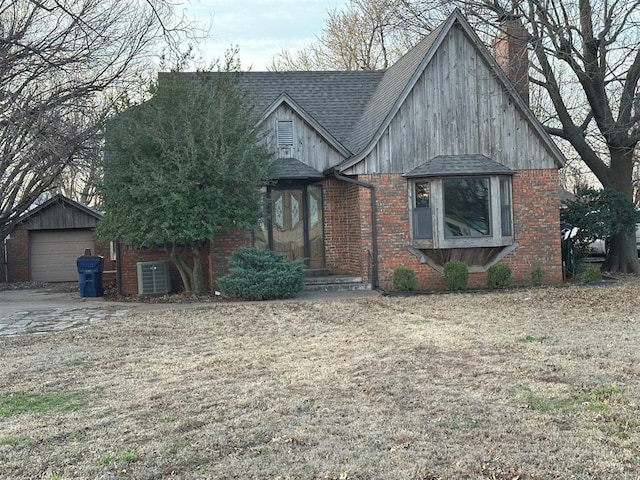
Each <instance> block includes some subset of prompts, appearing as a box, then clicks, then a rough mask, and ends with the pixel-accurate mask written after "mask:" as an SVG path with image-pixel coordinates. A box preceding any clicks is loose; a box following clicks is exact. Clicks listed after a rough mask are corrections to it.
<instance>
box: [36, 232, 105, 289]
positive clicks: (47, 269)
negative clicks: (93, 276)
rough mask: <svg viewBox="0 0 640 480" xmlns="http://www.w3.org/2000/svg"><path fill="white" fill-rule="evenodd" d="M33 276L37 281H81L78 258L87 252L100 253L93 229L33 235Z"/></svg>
mask: <svg viewBox="0 0 640 480" xmlns="http://www.w3.org/2000/svg"><path fill="white" fill-rule="evenodd" d="M29 247H30V248H29V273H30V277H31V280H32V281H34V282H73V281H75V280H77V278H78V273H77V271H76V259H77V258H78V257H79V256H80V255H82V254H83V253H84V251H85V249H90V250H91V251H92V252H95V251H96V248H95V242H94V240H93V231H92V230H81V229H77V230H32V231H30V232H29Z"/></svg>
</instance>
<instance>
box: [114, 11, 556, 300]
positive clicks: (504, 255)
mask: <svg viewBox="0 0 640 480" xmlns="http://www.w3.org/2000/svg"><path fill="white" fill-rule="evenodd" d="M515 23H516V24H517V22H515ZM512 26H513V25H512ZM516 26H517V25H516ZM496 46H497V48H500V52H501V53H500V55H498V57H499V58H500V59H501V61H506V62H514V63H515V62H520V63H521V62H522V58H523V55H525V53H524V51H523V50H522V48H520V49H519V50H518V48H516V49H515V50H513V45H511V44H510V43H509V41H508V40H506V39H505V38H503V39H499V40H498V41H497V42H496ZM516 47H517V45H516ZM510 71H512V73H513V72H515V74H517V75H520V77H522V69H521V68H520V69H517V68H516V69H515V70H510ZM163 75H175V74H173V73H172V74H160V76H159V81H160V82H162V78H163ZM181 75H185V76H188V75H189V74H188V73H185V74H181ZM212 75H219V74H212ZM524 77H525V78H526V75H524ZM516 80H517V81H518V85H516V86H514V84H513V83H512V82H511V81H510V80H509V79H508V78H507V75H506V74H505V72H504V71H503V70H502V69H501V68H500V66H499V65H498V63H497V61H496V60H495V59H494V58H493V57H492V55H491V54H490V53H489V52H488V51H487V50H486V48H485V47H484V46H483V45H482V43H481V42H480V40H479V39H478V37H477V36H476V35H475V33H474V32H473V30H472V28H471V27H470V25H469V24H468V23H467V21H466V20H465V18H464V17H463V16H462V15H461V13H460V12H458V11H456V12H455V13H453V14H452V15H451V16H450V17H449V19H448V20H447V21H446V22H444V24H443V25H441V26H440V27H439V28H437V29H436V30H435V31H434V32H432V33H431V34H430V35H429V36H427V37H426V38H425V39H423V40H422V41H421V42H420V43H419V44H418V45H417V46H416V47H415V48H413V49H412V50H411V51H409V52H408V53H407V54H406V55H404V56H403V57H402V58H400V59H399V60H398V62H397V63H396V64H395V65H393V66H392V67H391V68H389V69H388V70H386V71H373V72H365V71H357V72H247V73H243V74H242V76H241V83H242V86H243V87H244V88H245V89H246V91H247V93H248V95H249V98H250V99H251V100H252V101H253V102H254V103H255V108H256V109H257V111H258V112H261V114H262V119H263V120H262V121H263V124H264V126H265V127H266V130H267V133H268V138H267V141H268V143H269V145H270V146H271V147H272V148H273V149H274V151H276V152H277V155H276V159H275V160H274V164H275V166H276V168H277V171H278V173H279V175H278V179H277V183H275V184H274V185H271V186H269V187H268V188H267V189H266V199H267V201H266V202H265V204H266V206H267V207H268V208H266V209H265V212H266V215H265V220H264V222H263V224H262V226H261V228H259V229H257V230H256V231H254V232H231V233H229V234H227V235H224V236H220V237H217V238H215V239H213V240H212V242H211V244H210V246H209V252H208V258H207V260H206V265H205V268H206V269H207V271H208V272H209V273H210V275H209V282H210V286H211V287H212V288H214V287H215V278H217V276H218V275H221V274H223V273H224V272H225V270H226V268H227V267H226V266H227V259H228V257H229V255H230V253H231V251H233V249H234V248H237V247H238V246H242V245H255V246H257V247H260V248H270V249H273V250H276V251H279V252H282V253H283V254H284V255H285V256H286V257H287V258H289V259H296V258H301V259H304V260H305V262H306V264H307V267H308V268H309V269H310V270H316V271H318V272H326V273H329V274H332V275H334V274H348V275H357V276H361V277H363V278H364V279H365V281H367V282H369V283H370V284H371V285H372V287H381V288H385V289H389V288H391V283H392V277H393V271H394V269H395V268H397V267H399V266H407V267H410V268H412V269H414V270H415V271H416V273H417V276H418V280H419V283H420V287H421V288H424V289H442V288H444V283H443V281H442V271H443V266H444V264H445V263H446V262H448V261H449V260H453V259H458V260H462V261H463V262H465V263H466V264H467V265H468V266H469V269H470V272H472V273H471V276H470V285H471V286H481V285H484V284H485V273H484V272H486V270H487V268H488V267H489V266H490V265H492V264H494V263H496V262H503V263H505V264H507V265H509V266H510V267H511V269H512V272H513V277H514V282H515V283H520V284H524V283H529V282H530V281H531V272H532V270H534V269H539V268H541V269H542V270H543V271H544V273H545V279H546V281H547V282H551V283H553V282H560V281H561V279H562V270H561V258H560V240H559V206H560V202H559V198H558V188H559V181H558V169H559V168H561V167H562V166H563V164H564V157H563V155H562V153H561V152H560V151H559V150H558V148H557V146H556V145H555V143H554V142H553V141H552V140H551V138H550V137H549V136H548V135H547V134H546V133H545V131H544V129H543V127H542V125H541V124H540V123H539V122H538V121H537V119H536V118H535V117H534V115H533V114H532V113H531V111H530V110H529V108H528V106H527V102H528V98H526V97H528V90H527V85H526V82H525V83H524V84H523V83H522V81H520V80H521V78H520V79H516ZM519 92H520V93H519ZM521 95H523V96H524V97H525V98H524V99H523V98H522V96H521ZM213 207H214V206H212V208H213ZM120 253H121V260H120V266H121V272H122V282H121V290H122V291H123V293H137V285H136V281H137V280H136V278H135V270H136V262H138V261H141V260H145V261H147V260H152V259H160V258H162V257H163V255H165V254H163V253H162V252H149V251H141V250H135V249H133V248H125V249H123V250H122V251H121V252H120Z"/></svg>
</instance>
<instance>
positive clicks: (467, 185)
mask: <svg viewBox="0 0 640 480" xmlns="http://www.w3.org/2000/svg"><path fill="white" fill-rule="evenodd" d="M442 189H443V194H444V236H445V237H446V238H454V237H486V236H489V235H491V207H490V200H491V193H490V189H489V179H488V178H479V177H469V178H446V179H444V180H442Z"/></svg>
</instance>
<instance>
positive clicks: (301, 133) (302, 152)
mask: <svg viewBox="0 0 640 480" xmlns="http://www.w3.org/2000/svg"><path fill="white" fill-rule="evenodd" d="M283 120H291V121H293V147H291V148H280V149H278V148H277V138H276V129H277V124H278V121H283ZM264 126H265V129H266V134H267V138H266V141H267V146H268V147H269V149H270V150H272V151H274V152H276V157H277V158H297V159H298V160H300V161H301V162H303V163H305V164H307V165H309V166H310V167H311V168H314V169H315V170H317V171H319V172H323V171H324V170H326V169H328V168H331V167H334V166H336V165H338V164H339V163H340V162H342V161H343V160H344V157H343V156H342V155H341V154H340V152H338V151H337V150H336V149H335V148H333V147H332V146H331V145H330V144H329V143H327V142H326V141H325V140H324V139H323V137H322V136H321V135H320V134H319V133H318V132H317V131H316V130H314V129H313V128H312V127H311V126H310V125H309V124H307V123H306V122H305V121H304V120H303V119H302V118H300V117H299V116H298V115H297V114H296V113H295V112H294V111H293V110H292V109H291V108H289V107H288V106H287V105H284V104H283V105H280V107H278V108H277V109H276V110H275V111H274V112H273V113H272V114H271V115H269V117H267V119H266V120H265V123H264Z"/></svg>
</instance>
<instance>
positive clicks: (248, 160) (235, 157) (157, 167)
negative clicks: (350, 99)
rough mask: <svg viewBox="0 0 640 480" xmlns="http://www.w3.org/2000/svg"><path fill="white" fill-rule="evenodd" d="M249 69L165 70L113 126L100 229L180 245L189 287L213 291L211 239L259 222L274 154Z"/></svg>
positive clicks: (178, 260)
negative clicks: (206, 264) (252, 104)
mask: <svg viewBox="0 0 640 480" xmlns="http://www.w3.org/2000/svg"><path fill="white" fill-rule="evenodd" d="M239 75H241V74H240V73H232V72H216V73H211V72H198V73H190V74H185V73H169V74H164V75H161V77H160V78H159V81H158V83H157V86H156V87H155V91H154V92H153V96H152V98H151V99H150V100H149V101H147V102H145V103H143V104H141V105H138V106H136V107H133V108H131V109H129V110H127V111H126V112H124V113H123V114H121V115H120V116H118V117H117V118H116V119H114V120H113V121H112V122H111V124H110V127H109V128H108V130H107V155H106V158H107V160H106V165H105V180H104V185H103V192H102V193H103V195H104V199H105V206H106V213H105V216H104V218H103V219H102V221H101V222H100V224H99V225H98V233H99V235H101V236H102V237H103V238H106V239H111V240H122V241H125V242H130V243H132V244H134V245H136V246H138V247H159V246H164V247H166V248H168V249H170V251H171V258H172V261H173V262H174V264H175V265H176V267H177V269H178V271H179V272H180V275H181V278H182V281H183V284H184V290H185V292H187V293H193V294H200V293H202V292H203V291H204V285H205V283H204V275H203V272H202V267H201V261H200V258H201V251H202V247H203V246H204V245H205V244H206V242H208V241H209V240H211V239H212V238H213V237H214V236H215V235H217V234H219V233H221V232H224V231H226V230H228V229H232V228H248V227H252V226H254V225H255V224H256V223H257V221H258V219H259V216H260V211H261V209H260V202H261V194H260V186H261V185H265V184H266V182H268V180H269V176H270V162H269V160H270V158H271V155H270V152H268V151H267V150H266V148H265V147H264V146H263V145H264V142H262V138H261V133H260V130H259V129H257V128H256V125H257V120H256V117H255V116H254V115H253V113H252V111H251V109H250V108H249V106H248V104H247V102H246V99H245V95H244V94H243V92H242V91H241V90H240V88H239V86H238V80H239V77H238V76H239ZM190 259H191V260H192V261H190Z"/></svg>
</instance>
